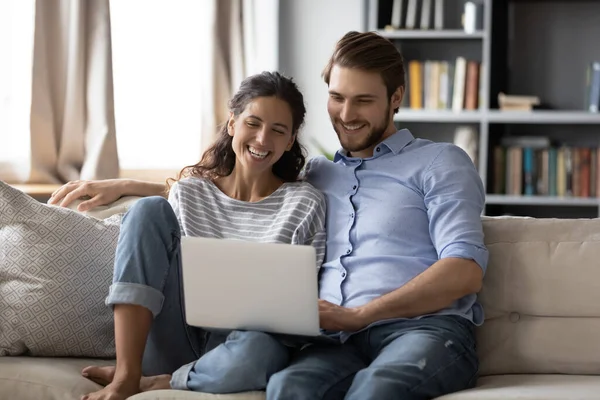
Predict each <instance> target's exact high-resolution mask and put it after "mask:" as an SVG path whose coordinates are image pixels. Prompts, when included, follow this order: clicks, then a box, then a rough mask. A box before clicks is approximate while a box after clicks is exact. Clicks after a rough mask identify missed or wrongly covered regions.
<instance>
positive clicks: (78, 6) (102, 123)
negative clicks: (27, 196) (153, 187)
mask: <svg viewBox="0 0 600 400" xmlns="http://www.w3.org/2000/svg"><path fill="white" fill-rule="evenodd" d="M0 3H1V4H2V5H1V6H0V7H2V8H3V9H1V10H0V18H7V19H8V21H0V27H2V28H0V29H2V30H1V31H0V36H2V39H0V40H1V41H2V42H4V45H2V47H5V48H6V47H8V50H6V49H5V48H3V49H1V50H0V51H2V53H3V54H8V55H9V57H8V59H9V62H8V63H4V62H3V63H2V64H4V66H3V68H6V69H8V71H4V70H0V75H2V77H1V78H0V82H5V83H3V84H0V95H1V96H2V97H3V98H2V104H1V106H0V110H1V111H0V129H1V131H0V133H1V135H0V148H1V149H2V150H0V179H3V180H7V181H11V182H40V183H58V182H64V181H66V180H72V179H79V178H80V177H81V178H109V177H114V176H117V174H118V160H117V149H116V141H115V129H114V120H113V114H112V108H113V106H112V75H111V74H112V73H111V60H110V24H109V18H108V0H97V1H90V2H87V1H79V0H44V1H37V2H36V1H33V0H9V1H3V2H0ZM6 79H7V81H6ZM6 82H8V85H7V84H6Z"/></svg>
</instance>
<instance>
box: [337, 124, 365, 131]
mask: <svg viewBox="0 0 600 400" xmlns="http://www.w3.org/2000/svg"><path fill="white" fill-rule="evenodd" d="M342 126H343V127H344V129H346V130H349V131H355V130H357V129H360V128H362V127H363V126H365V124H357V125H346V124H342Z"/></svg>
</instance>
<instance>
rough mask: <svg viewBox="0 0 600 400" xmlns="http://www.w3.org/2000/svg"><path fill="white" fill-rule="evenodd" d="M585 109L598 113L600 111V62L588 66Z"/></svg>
mask: <svg viewBox="0 0 600 400" xmlns="http://www.w3.org/2000/svg"><path fill="white" fill-rule="evenodd" d="M585 109H587V110H588V111H590V112H593V113H597V112H598V111H599V110H600V61H594V62H593V63H591V64H590V65H589V66H588V70H587V82H586V96H585Z"/></svg>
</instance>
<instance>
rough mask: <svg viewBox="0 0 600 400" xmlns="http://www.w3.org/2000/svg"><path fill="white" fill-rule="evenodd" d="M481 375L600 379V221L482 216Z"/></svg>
mask: <svg viewBox="0 0 600 400" xmlns="http://www.w3.org/2000/svg"><path fill="white" fill-rule="evenodd" d="M483 226H484V233H485V241H486V244H487V246H488V249H489V251H490V259H489V265H488V269H487V273H486V276H485V278H484V285H483V289H482V291H481V293H480V295H479V301H480V302H481V304H482V305H483V307H484V310H485V314H486V320H485V323H484V324H483V326H481V327H480V328H478V329H477V342H478V353H479V357H480V372H481V375H482V376H483V375H495V374H518V373H556V374H600V219H563V220H561V219H534V218H519V217H508V218H505V217H502V218H487V217H486V218H484V220H483Z"/></svg>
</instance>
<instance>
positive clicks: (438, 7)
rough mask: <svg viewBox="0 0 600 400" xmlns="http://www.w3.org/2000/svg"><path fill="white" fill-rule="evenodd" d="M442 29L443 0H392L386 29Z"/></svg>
mask: <svg viewBox="0 0 600 400" xmlns="http://www.w3.org/2000/svg"><path fill="white" fill-rule="evenodd" d="M432 27H433V28H434V29H437V30H442V29H444V0H393V3H392V11H391V14H390V23H389V24H388V25H386V26H385V30H386V31H394V30H399V29H431V28H432Z"/></svg>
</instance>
